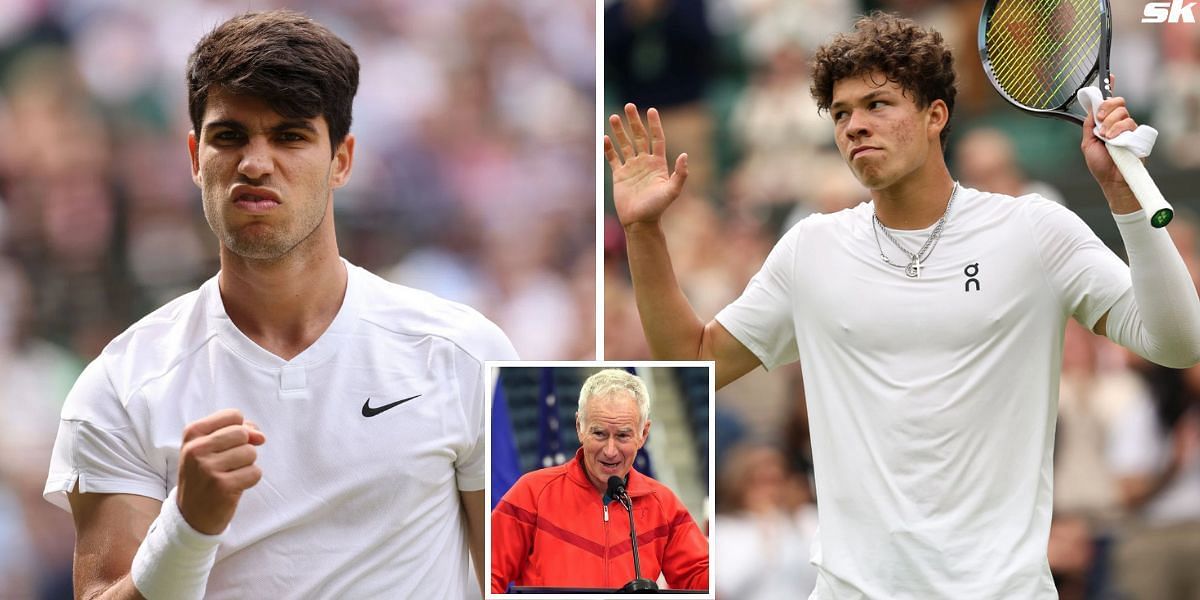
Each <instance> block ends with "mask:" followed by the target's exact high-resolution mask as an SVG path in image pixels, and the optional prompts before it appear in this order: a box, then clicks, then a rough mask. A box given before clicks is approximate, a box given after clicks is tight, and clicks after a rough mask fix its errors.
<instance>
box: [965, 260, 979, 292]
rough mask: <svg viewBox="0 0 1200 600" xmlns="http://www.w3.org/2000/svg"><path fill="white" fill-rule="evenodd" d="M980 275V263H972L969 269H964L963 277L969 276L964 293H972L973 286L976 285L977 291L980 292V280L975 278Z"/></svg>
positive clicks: (968, 266)
mask: <svg viewBox="0 0 1200 600" xmlns="http://www.w3.org/2000/svg"><path fill="white" fill-rule="evenodd" d="M978 274H979V263H971V264H969V265H967V268H965V269H963V275H966V276H967V282H966V283H964V284H963V291H964V292H969V291H971V284H972V283H973V284H975V291H977V292H978V291H979V280H978V279H975V276H976V275H978Z"/></svg>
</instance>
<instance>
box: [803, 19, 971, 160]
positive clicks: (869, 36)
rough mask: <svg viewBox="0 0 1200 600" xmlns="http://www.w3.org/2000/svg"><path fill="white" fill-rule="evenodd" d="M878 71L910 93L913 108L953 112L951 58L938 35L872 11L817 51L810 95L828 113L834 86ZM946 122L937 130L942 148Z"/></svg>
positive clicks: (955, 89) (952, 60)
mask: <svg viewBox="0 0 1200 600" xmlns="http://www.w3.org/2000/svg"><path fill="white" fill-rule="evenodd" d="M875 71H878V72H880V73H883V74H884V75H885V76H886V77H887V79H888V81H892V82H895V83H897V84H899V85H900V87H901V88H903V89H904V91H905V92H906V93H907V94H912V98H913V100H914V101H916V103H917V106H919V107H921V108H925V107H927V106H929V104H930V103H931V102H933V101H934V100H942V101H943V102H945V103H946V108H947V110H948V114H954V96H955V95H956V94H957V93H958V89H957V88H956V87H955V79H956V77H955V75H954V57H953V56H952V55H951V53H950V48H949V47H947V46H946V44H945V40H943V39H942V34H940V33H938V32H937V31H934V30H933V29H932V28H929V29H926V28H923V27H921V26H919V25H917V24H916V23H915V22H913V21H912V20H911V19H905V18H903V17H900V16H897V15H894V14H890V13H885V12H880V11H874V12H872V13H870V14H868V15H866V16H864V17H860V18H859V19H858V21H856V22H855V23H854V31H853V32H852V33H843V34H839V35H837V36H836V37H834V38H833V40H832V41H830V42H829V43H828V44H825V45H824V46H821V47H820V48H818V49H817V52H816V55H815V56H814V57H813V61H812V74H813V83H812V89H811V91H812V96H813V99H814V100H816V101H817V107H818V108H819V109H820V110H822V111H828V110H829V105H830V104H832V103H833V84H835V83H837V82H838V81H841V80H842V79H845V78H847V77H857V76H860V75H863V74H866V73H871V72H875ZM949 133H950V122H949V121H947V122H946V126H945V127H944V128H943V129H942V135H941V142H942V150H943V151H945V149H946V136H947V135H948V134H949Z"/></svg>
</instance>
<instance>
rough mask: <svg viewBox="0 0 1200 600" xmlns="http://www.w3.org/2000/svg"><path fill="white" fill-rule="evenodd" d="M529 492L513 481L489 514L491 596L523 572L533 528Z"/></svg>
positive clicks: (534, 516) (534, 519)
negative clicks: (490, 522)
mask: <svg viewBox="0 0 1200 600" xmlns="http://www.w3.org/2000/svg"><path fill="white" fill-rule="evenodd" d="M536 511H537V508H536V507H535V506H534V501H533V490H532V489H531V487H530V486H529V484H528V482H527V481H526V480H525V478H521V479H519V480H517V483H516V484H514V485H513V487H512V488H511V489H509V490H508V493H506V494H504V497H503V498H501V499H500V502H499V503H498V504H496V509H495V510H493V511H492V575H491V577H492V593H494V594H502V593H504V592H505V590H507V589H508V586H509V584H510V583H514V582H516V581H517V578H518V577H520V576H521V573H524V572H525V568H526V563H527V562H528V561H529V549H530V547H531V546H532V544H533V533H534V528H535V527H536V525H537V512H536Z"/></svg>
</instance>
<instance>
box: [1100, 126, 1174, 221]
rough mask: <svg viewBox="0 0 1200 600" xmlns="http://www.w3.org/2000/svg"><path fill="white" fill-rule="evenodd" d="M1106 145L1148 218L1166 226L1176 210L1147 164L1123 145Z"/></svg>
mask: <svg viewBox="0 0 1200 600" xmlns="http://www.w3.org/2000/svg"><path fill="white" fill-rule="evenodd" d="M1104 147H1105V148H1108V154H1109V156H1111V157H1112V159H1113V163H1115V164H1116V165H1117V170H1119V171H1121V175H1122V176H1123V177H1125V183H1127V184H1129V189H1130V190H1132V191H1133V195H1134V196H1135V197H1137V200H1138V204H1141V205H1142V209H1143V210H1145V211H1146V218H1147V219H1149V220H1150V225H1151V226H1152V227H1165V226H1166V225H1167V223H1170V222H1171V217H1174V216H1175V210H1174V209H1172V208H1171V205H1170V203H1168V202H1167V199H1166V198H1163V195H1162V192H1160V191H1158V185H1156V184H1155V183H1154V180H1153V179H1151V178H1150V173H1149V172H1148V171H1146V165H1143V164H1142V159H1140V158H1138V157H1137V155H1136V154H1134V153H1133V152H1130V151H1129V150H1128V149H1127V148H1122V147H1121V146H1113V145H1112V144H1104Z"/></svg>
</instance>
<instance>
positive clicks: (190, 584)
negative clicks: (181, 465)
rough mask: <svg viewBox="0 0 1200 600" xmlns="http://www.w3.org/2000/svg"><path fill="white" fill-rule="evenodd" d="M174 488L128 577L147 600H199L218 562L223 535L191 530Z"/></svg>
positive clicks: (140, 549) (137, 555)
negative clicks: (214, 565)
mask: <svg viewBox="0 0 1200 600" xmlns="http://www.w3.org/2000/svg"><path fill="white" fill-rule="evenodd" d="M175 489H176V488H172V489H171V493H169V494H167V499H166V500H163V504H162V511H161V512H159V513H158V518H157V519H155V520H154V522H153V523H151V524H150V530H149V531H147V532H146V539H144V540H142V545H141V546H138V550H137V554H135V555H134V556H133V566H132V567H131V568H130V570H129V574H130V576H131V578H132V579H133V586H134V587H136V588H137V590H138V591H139V592H141V594H142V596H144V597H145V598H146V600H158V599H159V598H169V599H172V600H175V599H178V600H193V599H195V600H199V599H200V598H203V597H204V588H205V586H206V585H207V584H208V574H209V571H212V567H213V563H214V562H216V559H217V545H218V544H219V543H220V541H221V536H220V535H206V534H203V533H200V532H199V531H196V530H195V529H192V526H191V525H188V522H187V521H186V520H184V518H183V513H181V512H179V505H178V504H177V502H176V500H175Z"/></svg>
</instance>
